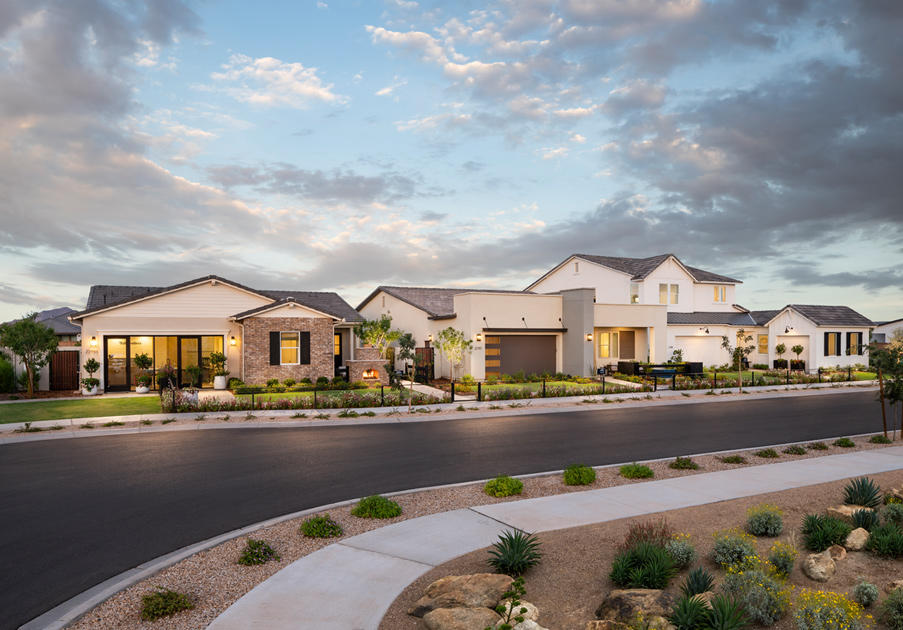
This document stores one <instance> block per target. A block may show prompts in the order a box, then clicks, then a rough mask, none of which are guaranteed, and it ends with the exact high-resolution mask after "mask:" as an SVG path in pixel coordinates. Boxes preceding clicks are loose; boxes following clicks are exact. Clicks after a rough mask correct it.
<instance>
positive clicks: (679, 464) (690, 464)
mask: <svg viewBox="0 0 903 630" xmlns="http://www.w3.org/2000/svg"><path fill="white" fill-rule="evenodd" d="M668 468H673V469H674V470H699V464H697V463H696V462H694V461H693V460H692V459H691V458H689V457H675V458H674V461H673V462H671V463H670V464H668Z"/></svg>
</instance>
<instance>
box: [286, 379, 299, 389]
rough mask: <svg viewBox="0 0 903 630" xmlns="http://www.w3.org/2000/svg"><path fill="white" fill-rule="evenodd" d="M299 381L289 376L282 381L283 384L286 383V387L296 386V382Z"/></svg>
mask: <svg viewBox="0 0 903 630" xmlns="http://www.w3.org/2000/svg"><path fill="white" fill-rule="evenodd" d="M297 382H298V381H296V380H295V379H293V378H287V379H285V380H284V381H282V384H283V385H285V386H286V387H294V386H295V383H297Z"/></svg>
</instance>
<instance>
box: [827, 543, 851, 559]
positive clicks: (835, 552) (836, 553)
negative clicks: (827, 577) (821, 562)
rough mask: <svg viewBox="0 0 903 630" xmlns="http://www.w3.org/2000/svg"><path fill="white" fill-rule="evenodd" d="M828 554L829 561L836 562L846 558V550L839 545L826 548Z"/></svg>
mask: <svg viewBox="0 0 903 630" xmlns="http://www.w3.org/2000/svg"><path fill="white" fill-rule="evenodd" d="M828 553H829V554H831V560H833V561H834V562H837V561H838V560H843V559H844V558H846V557H847V550H846V549H844V548H843V547H841V546H840V545H831V546H830V547H828Z"/></svg>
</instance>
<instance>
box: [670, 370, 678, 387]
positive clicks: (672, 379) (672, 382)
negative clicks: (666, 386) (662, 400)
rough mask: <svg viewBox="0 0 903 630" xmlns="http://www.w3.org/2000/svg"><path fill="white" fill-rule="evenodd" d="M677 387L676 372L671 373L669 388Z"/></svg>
mask: <svg viewBox="0 0 903 630" xmlns="http://www.w3.org/2000/svg"><path fill="white" fill-rule="evenodd" d="M676 388H677V373H676V372H675V373H674V374H672V375H671V389H672V390H674V389H676Z"/></svg>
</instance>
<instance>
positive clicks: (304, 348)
mask: <svg viewBox="0 0 903 630" xmlns="http://www.w3.org/2000/svg"><path fill="white" fill-rule="evenodd" d="M301 365H310V332H302V333H301Z"/></svg>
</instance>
